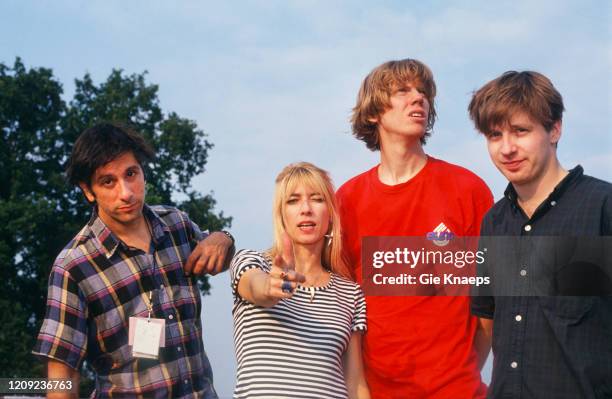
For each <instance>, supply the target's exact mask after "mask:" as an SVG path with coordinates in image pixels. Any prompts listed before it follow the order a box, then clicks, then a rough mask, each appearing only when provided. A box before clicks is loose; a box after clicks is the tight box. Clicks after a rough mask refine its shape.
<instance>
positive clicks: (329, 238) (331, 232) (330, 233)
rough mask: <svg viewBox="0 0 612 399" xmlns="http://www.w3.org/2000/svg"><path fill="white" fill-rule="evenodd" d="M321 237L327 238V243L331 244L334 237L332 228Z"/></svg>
mask: <svg viewBox="0 0 612 399" xmlns="http://www.w3.org/2000/svg"><path fill="white" fill-rule="evenodd" d="M323 237H325V238H327V239H328V240H329V241H327V245H331V242H332V239H333V238H334V232H333V230H332V231H330V232H329V234H325V235H324V236H323Z"/></svg>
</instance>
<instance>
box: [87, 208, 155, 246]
mask: <svg viewBox="0 0 612 399" xmlns="http://www.w3.org/2000/svg"><path fill="white" fill-rule="evenodd" d="M98 216H99V217H100V219H101V220H102V221H103V222H104V224H105V225H106V227H108V228H109V230H110V231H112V232H113V234H114V235H116V236H117V237H118V238H119V239H120V240H121V241H123V242H124V243H125V244H126V245H128V246H130V247H135V248H138V249H141V250H143V251H145V252H148V250H149V245H150V243H151V233H150V231H149V227H148V226H147V221H146V220H145V217H144V215H142V214H141V215H140V217H139V218H137V219H136V220H134V221H132V222H130V223H117V222H116V221H114V220H106V219H108V218H106V217H105V215H103V214H99V215H98Z"/></svg>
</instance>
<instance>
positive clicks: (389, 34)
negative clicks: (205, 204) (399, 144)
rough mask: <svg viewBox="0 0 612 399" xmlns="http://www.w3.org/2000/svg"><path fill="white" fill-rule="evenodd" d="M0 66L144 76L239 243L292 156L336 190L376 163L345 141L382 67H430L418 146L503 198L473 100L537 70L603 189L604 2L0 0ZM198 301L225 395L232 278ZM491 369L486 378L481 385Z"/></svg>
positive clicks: (570, 146) (609, 62)
mask: <svg viewBox="0 0 612 399" xmlns="http://www.w3.org/2000/svg"><path fill="white" fill-rule="evenodd" d="M0 15H1V16H2V17H1V18H2V24H0V63H4V64H5V65H12V63H13V62H14V60H15V57H17V56H19V57H21V58H22V60H23V62H24V63H25V64H26V66H28V67H48V68H52V69H53V72H54V75H55V76H56V77H57V78H58V79H59V80H60V81H61V82H62V83H63V85H64V91H65V98H66V99H69V98H70V97H71V96H72V94H73V92H74V79H75V78H81V77H82V76H83V75H84V74H85V73H90V74H91V76H92V78H93V79H94V81H95V82H96V83H100V82H101V81H103V80H105V79H106V77H107V76H108V75H109V73H110V72H111V70H112V69H113V68H119V69H123V70H124V71H125V72H126V73H129V74H131V73H141V72H143V71H148V75H147V81H148V82H149V83H155V84H158V85H159V98H160V103H161V106H162V108H163V110H164V111H165V112H166V113H169V112H171V111H174V112H177V113H178V114H179V115H180V116H182V117H185V118H189V119H192V120H194V121H195V122H196V123H197V124H198V126H199V128H201V129H203V130H204V131H205V132H206V133H207V134H208V139H209V140H210V141H211V142H212V143H214V145H215V147H214V148H213V150H212V151H211V152H210V156H209V159H208V164H207V166H206V172H205V173H204V174H203V175H201V176H198V177H196V178H195V179H194V180H193V188H194V189H196V190H199V191H201V192H203V193H208V192H211V191H212V192H214V197H215V198H216V199H217V201H218V204H217V210H223V212H224V213H225V214H226V215H231V216H232V217H233V218H234V219H233V224H232V228H231V229H230V231H231V232H232V234H233V235H234V236H235V237H236V240H237V245H238V247H239V248H253V249H263V248H267V247H268V246H269V245H270V242H271V234H272V227H271V226H272V218H271V204H272V193H273V183H274V178H275V177H276V175H277V174H278V173H279V172H280V170H281V169H282V168H283V167H284V166H285V165H287V164H288V163H290V162H295V161H309V162H313V163H315V164H316V165H318V166H320V167H323V168H324V169H326V170H328V171H329V172H330V173H331V175H332V177H333V179H334V181H335V183H336V185H337V186H339V185H341V184H342V183H343V182H345V181H346V180H347V179H349V178H350V177H352V176H354V175H356V174H358V173H360V172H363V171H365V170H367V169H369V168H371V167H373V166H375V165H376V164H377V162H378V161H379V154H378V153H375V152H371V151H369V150H368V149H367V148H366V147H365V145H364V144H363V143H362V142H360V141H358V140H356V139H355V138H354V137H352V136H351V134H350V126H349V122H348V120H349V117H350V112H351V108H352V107H353V105H354V103H355V98H356V95H357V91H358V88H359V85H360V83H361V81H362V79H363V78H364V77H365V75H366V74H367V73H368V72H369V71H370V70H372V69H373V68H374V67H376V66H377V65H379V64H381V63H382V62H385V61H388V60H391V59H402V58H416V59H419V60H421V61H423V62H424V63H426V64H427V65H428V66H429V67H430V68H431V69H432V71H433V73H434V76H435V80H436V84H437V87H438V96H437V97H436V109H437V113H438V120H437V122H436V124H435V127H434V133H433V136H432V137H431V138H430V140H429V142H428V144H427V145H426V147H425V149H426V151H427V153H428V154H430V155H431V156H434V157H436V158H442V159H444V160H446V161H449V162H452V163H456V164H459V165H462V166H464V167H467V168H468V169H470V170H472V171H473V172H475V173H476V174H478V175H479V176H481V177H482V178H483V179H484V180H485V181H486V182H487V184H488V185H489V187H490V188H491V190H492V191H493V193H494V195H495V197H496V198H499V197H500V196H501V194H502V192H503V190H504V188H505V185H506V182H505V180H504V179H503V177H502V176H501V175H500V174H499V172H498V171H497V170H496V169H495V168H494V167H493V165H492V164H491V161H490V159H489V157H488V155H487V151H486V147H485V142H484V139H483V138H482V136H480V135H478V134H477V133H476V132H475V130H474V128H473V126H472V124H471V122H470V120H469V118H468V116H467V111H466V109H467V105H468V103H469V101H470V98H471V94H472V92H473V91H474V90H476V89H477V88H479V87H480V86H481V85H482V84H484V83H485V82H487V81H489V80H491V79H493V78H495V77H497V76H498V75H500V74H501V73H502V72H504V71H507V70H525V69H528V70H535V71H539V72H541V73H543V74H545V75H547V76H548V77H549V78H550V79H551V80H552V82H553V83H554V85H555V86H556V87H557V89H558V90H559V92H560V93H561V94H562V95H563V98H564V102H565V108H566V112H565V114H564V119H563V137H562V138H561V141H560V144H559V147H558V155H559V159H560V160H561V163H562V165H563V166H564V167H566V168H572V167H574V166H575V165H577V164H581V165H582V166H583V167H584V168H585V172H586V173H587V174H590V175H593V176H596V177H599V178H601V179H604V180H607V181H611V180H612V136H611V134H610V132H611V127H612V116H611V115H612V112H611V111H612V109H611V104H612V102H611V96H612V94H611V93H612V78H611V72H612V31H611V29H612V28H611V26H612V3H611V2H609V1H606V0H602V1H584V0H583V1H565V0H556V1H546V0H542V1H533V0H531V1H529V0H514V1H496V2H491V1H436V0H434V1H428V2H408V1H378V2H371V1H334V2H329V1H243V2H203V1H181V2H169V1H159V0H154V1H152V0H147V1H144V0H143V1H115V0H111V1H89V2H77V1H65V0H54V1H17V0H5V1H3V2H1V3H0ZM211 283H212V291H211V295H209V296H206V297H204V298H203V306H204V310H203V319H204V320H203V325H204V344H205V347H206V350H207V352H208V355H209V357H210V360H211V363H212V365H213V370H214V373H215V386H216V388H217V390H218V392H219V394H220V395H221V397H229V396H231V391H232V388H233V384H234V375H235V360H234V352H233V343H232V317H231V305H232V298H231V292H230V289H229V276H228V274H227V273H225V274H222V275H219V276H215V277H214V278H212V279H211ZM489 374H490V365H489V366H487V367H486V369H485V378H486V379H488V378H489Z"/></svg>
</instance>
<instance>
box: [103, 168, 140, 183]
mask: <svg viewBox="0 0 612 399" xmlns="http://www.w3.org/2000/svg"><path fill="white" fill-rule="evenodd" d="M140 169H141V168H140V165H138V164H134V165H130V166H128V167H127V168H125V171H124V172H130V171H133V170H140ZM114 177H115V175H114V174H113V173H107V174H104V175H100V176H98V177H96V181H101V180H102V179H105V178H114Z"/></svg>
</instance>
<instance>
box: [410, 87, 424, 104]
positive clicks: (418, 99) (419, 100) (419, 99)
mask: <svg viewBox="0 0 612 399" xmlns="http://www.w3.org/2000/svg"><path fill="white" fill-rule="evenodd" d="M424 100H425V93H423V92H420V91H418V90H415V91H414V96H413V97H412V103H413V104H423V101H424Z"/></svg>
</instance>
